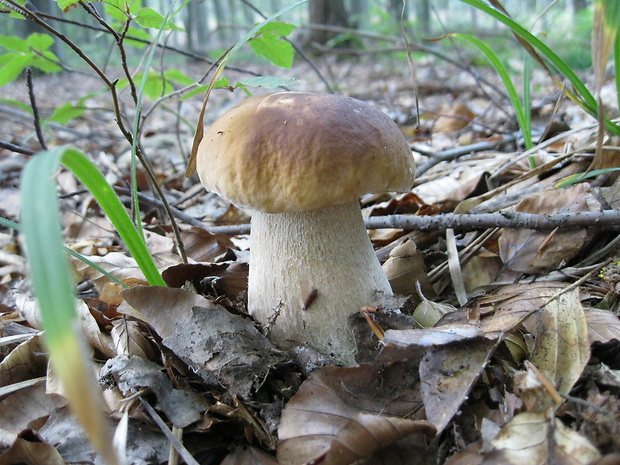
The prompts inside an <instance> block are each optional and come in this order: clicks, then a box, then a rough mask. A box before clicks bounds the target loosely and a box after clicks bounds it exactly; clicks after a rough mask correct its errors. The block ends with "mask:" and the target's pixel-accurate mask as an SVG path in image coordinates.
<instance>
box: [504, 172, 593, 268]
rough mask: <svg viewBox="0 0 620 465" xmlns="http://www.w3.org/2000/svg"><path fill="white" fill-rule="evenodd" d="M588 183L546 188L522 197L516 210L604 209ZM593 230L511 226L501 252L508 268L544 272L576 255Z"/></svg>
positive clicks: (549, 212)
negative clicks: (554, 190) (549, 230)
mask: <svg viewBox="0 0 620 465" xmlns="http://www.w3.org/2000/svg"><path fill="white" fill-rule="evenodd" d="M600 208H601V205H600V203H599V202H598V201H597V200H596V199H594V196H593V195H592V194H591V192H590V187H589V185H587V184H577V185H575V186H571V187H569V188H566V189H562V190H561V191H557V192H549V191H543V192H539V193H536V194H533V195H531V196H530V197H528V198H526V199H524V200H522V201H521V202H520V203H519V204H518V205H517V206H516V208H515V211H518V212H524V213H534V214H539V215H544V214H558V213H569V212H584V211H596V210H600ZM591 234H592V233H591V232H589V231H587V230H585V229H580V230H570V231H562V230H554V231H552V232H540V231H533V230H529V229H507V230H505V231H504V232H503V233H502V235H501V237H500V238H499V252H500V257H501V258H502V261H503V262H504V264H505V265H506V267H508V268H510V269H511V270H514V271H520V272H522V273H530V274H536V273H542V272H545V271H550V270H553V269H556V268H557V267H558V266H560V265H561V264H562V263H563V262H567V261H569V260H570V259H571V258H573V257H574V256H575V255H576V254H577V253H578V252H579V251H580V250H581V249H582V247H583V246H584V245H585V244H586V243H587V241H588V240H589V239H590V237H591Z"/></svg>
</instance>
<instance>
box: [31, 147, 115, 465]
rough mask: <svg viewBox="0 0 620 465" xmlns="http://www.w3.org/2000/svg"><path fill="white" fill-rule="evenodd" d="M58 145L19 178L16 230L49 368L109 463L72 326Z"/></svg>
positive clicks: (108, 443)
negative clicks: (19, 207)
mask: <svg viewBox="0 0 620 465" xmlns="http://www.w3.org/2000/svg"><path fill="white" fill-rule="evenodd" d="M64 150H65V149H64V148H62V147H60V148H57V149H54V150H51V151H49V152H47V153H44V154H43V155H44V156H41V155H38V156H36V157H34V158H33V159H32V160H31V161H30V162H29V163H28V165H27V166H26V168H25V170H24V174H23V178H22V202H23V206H22V230H23V234H24V236H25V244H26V250H27V258H28V265H29V270H30V278H31V281H32V285H33V289H34V292H35V295H36V297H37V299H38V302H39V306H40V309H41V316H42V319H43V325H44V327H45V341H46V344H47V348H48V351H49V355H50V361H51V363H52V367H53V369H54V372H55V373H56V374H57V376H58V377H59V379H60V381H61V382H62V384H63V388H64V390H65V393H66V396H67V398H68V400H69V405H70V406H71V408H72V410H73V412H74V413H75V415H76V417H77V418H78V420H79V421H80V422H81V423H82V425H83V426H84V428H85V430H86V432H87V434H88V436H89V438H90V440H91V442H92V443H93V446H94V447H95V448H96V449H97V450H98V451H99V453H101V454H102V456H103V457H104V459H106V460H107V461H108V462H109V463H110V464H120V463H121V461H120V459H119V458H118V457H117V454H116V453H115V451H114V448H113V447H112V434H111V428H110V425H109V424H108V421H107V417H106V415H105V414H104V413H103V412H104V410H103V408H104V405H105V402H104V401H103V396H102V395H101V391H100V389H99V387H98V384H97V382H96V379H95V377H94V375H93V372H92V369H91V367H90V360H89V359H88V357H87V354H88V353H89V352H88V350H86V346H85V344H84V342H83V339H82V337H81V333H80V332H79V330H78V329H77V327H76V324H77V321H76V311H75V299H74V294H73V285H72V283H71V279H70V272H69V266H68V263H67V261H66V256H65V253H64V250H63V247H62V243H63V239H62V235H61V225H60V209H59V207H58V199H57V195H56V182H55V180H54V174H55V173H56V171H57V169H58V166H59V162H60V159H61V158H62V157H63V153H64Z"/></svg>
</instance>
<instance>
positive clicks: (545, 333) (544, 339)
mask: <svg viewBox="0 0 620 465" xmlns="http://www.w3.org/2000/svg"><path fill="white" fill-rule="evenodd" d="M535 337H536V343H535V346H534V349H533V351H532V355H531V358H530V360H531V362H532V363H533V364H534V365H535V366H536V367H537V368H538V369H539V370H541V371H542V372H544V373H545V374H546V375H547V376H549V378H551V380H552V381H553V382H554V383H555V384H556V386H557V385H558V384H560V383H561V385H560V386H559V388H558V391H559V392H560V393H561V394H568V393H569V392H570V390H571V389H572V387H573V386H574V384H575V383H576V382H577V380H578V379H579V377H580V376H581V373H582V371H583V369H584V368H585V366H586V365H587V363H588V360H589V359H590V342H589V338H588V325H587V323H586V317H585V313H584V311H583V307H582V306H581V302H580V300H579V289H578V288H575V289H572V290H570V291H568V292H564V293H563V294H561V295H560V296H558V297H557V298H554V299H552V300H551V301H550V302H549V303H547V304H546V305H544V306H543V307H542V310H541V312H540V316H539V319H538V324H537V330H536V333H535Z"/></svg>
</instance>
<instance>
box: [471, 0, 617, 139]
mask: <svg viewBox="0 0 620 465" xmlns="http://www.w3.org/2000/svg"><path fill="white" fill-rule="evenodd" d="M613 1H615V0H613ZM461 2H463V3H466V4H468V5H471V6H473V7H474V8H477V9H478V10H480V11H483V12H484V13H486V14H488V15H489V16H491V17H493V18H495V19H496V20H497V21H499V22H501V23H503V24H504V25H506V26H508V27H509V28H510V29H511V30H512V32H514V33H515V34H517V35H518V36H519V37H521V38H523V39H524V40H525V41H526V42H527V43H529V44H530V45H531V46H533V47H534V48H536V49H537V50H538V51H539V52H540V53H542V55H543V57H544V58H545V59H546V60H548V61H549V62H550V63H551V64H552V65H553V66H554V67H555V69H556V70H557V71H558V72H559V73H560V74H562V75H563V76H564V77H565V78H566V79H567V80H568V81H569V82H570V84H571V85H572V87H573V89H574V92H573V91H570V90H569V89H564V88H563V90H564V91H565V92H566V95H567V96H568V97H569V98H570V99H571V100H573V101H574V102H575V103H577V104H578V105H579V106H580V107H581V108H582V109H583V110H584V111H585V112H587V113H589V114H590V115H591V116H593V117H594V118H598V105H597V102H596V99H595V98H594V96H593V95H592V93H591V92H590V91H589V90H588V88H587V87H586V85H585V83H584V82H583V81H582V80H581V79H580V78H579V77H578V76H577V74H575V72H574V71H573V70H572V69H571V68H570V66H568V65H567V64H566V63H565V62H564V60H562V59H561V58H560V57H559V56H558V55H557V54H556V53H555V52H554V51H553V50H551V49H550V48H549V47H548V46H547V45H546V44H545V43H544V42H543V41H541V40H540V39H538V37H536V36H535V35H533V34H532V33H531V32H529V31H528V30H527V29H525V28H524V27H523V26H521V25H520V24H519V23H517V22H516V21H514V20H513V19H512V18H510V17H508V16H506V15H505V14H503V13H502V12H500V11H499V10H496V9H495V8H493V7H491V6H489V5H488V4H486V3H484V2H482V1H481V0H461ZM605 127H606V128H607V130H609V131H610V132H611V133H613V134H616V135H620V126H618V125H616V124H614V123H613V122H612V121H611V120H609V119H608V118H606V119H605Z"/></svg>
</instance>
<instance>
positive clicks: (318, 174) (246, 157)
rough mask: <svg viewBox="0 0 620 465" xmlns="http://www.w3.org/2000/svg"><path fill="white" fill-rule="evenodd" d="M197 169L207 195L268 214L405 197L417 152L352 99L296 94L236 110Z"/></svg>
mask: <svg viewBox="0 0 620 465" xmlns="http://www.w3.org/2000/svg"><path fill="white" fill-rule="evenodd" d="M196 163H197V171H198V175H199V177H200V180H201V181H202V184H203V185H204V186H205V187H206V188H207V190H210V191H213V192H216V193H217V194H219V195H221V196H222V197H225V198H227V199H228V200H230V201H231V202H233V203H234V204H236V205H238V206H241V207H248V208H251V209H253V210H259V211H263V212H268V213H282V212H293V211H306V210H314V209H317V208H322V207H326V206H329V205H339V204H343V203H346V202H350V201H352V200H355V199H357V198H359V197H361V196H362V195H364V194H368V193H379V192H406V191H408V190H409V189H410V188H411V186H412V185H413V181H414V177H415V162H414V160H413V155H412V153H411V149H410V148H409V146H408V144H407V141H406V140H405V138H404V136H403V134H402V133H401V131H400V129H399V128H398V126H397V125H396V124H395V123H394V122H393V121H392V120H391V119H390V118H389V117H388V116H386V115H385V114H383V113H381V112H380V111H377V110H375V109H374V108H372V107H371V106H370V105H368V104H366V103H364V102H362V101H359V100H356V99H353V98H350V97H344V96H337V95H319V94H309V93H298V92H278V93H273V94H263V95H257V96H255V97H252V98H250V99H248V100H245V101H244V102H242V103H240V104H239V105H237V106H235V107H234V108H232V109H230V110H229V111H228V112H226V113H225V114H224V115H223V116H221V117H220V118H219V119H218V120H217V121H215V123H213V125H212V126H211V127H210V128H209V130H208V131H207V132H206V134H205V135H204V137H203V139H202V141H201V143H200V146H199V148H198V156H197V160H196Z"/></svg>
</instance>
